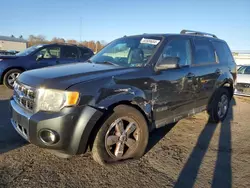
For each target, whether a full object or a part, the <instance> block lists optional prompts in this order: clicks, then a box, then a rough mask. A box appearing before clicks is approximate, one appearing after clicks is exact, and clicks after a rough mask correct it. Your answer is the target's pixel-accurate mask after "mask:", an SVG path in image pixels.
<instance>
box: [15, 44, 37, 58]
mask: <svg viewBox="0 0 250 188" xmlns="http://www.w3.org/2000/svg"><path fill="white" fill-rule="evenodd" d="M41 47H42V45H36V46H31V47H29V48H27V49H25V50H24V51H22V52H19V53H17V54H16V56H26V55H29V54H31V53H32V52H34V51H35V50H37V49H38V48H41Z"/></svg>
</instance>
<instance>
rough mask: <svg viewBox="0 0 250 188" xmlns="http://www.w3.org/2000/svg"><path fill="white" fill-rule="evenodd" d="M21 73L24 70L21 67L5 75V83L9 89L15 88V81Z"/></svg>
mask: <svg viewBox="0 0 250 188" xmlns="http://www.w3.org/2000/svg"><path fill="white" fill-rule="evenodd" d="M21 73H22V71H21V70H19V69H11V70H9V71H8V72H6V73H5V75H4V77H3V84H4V85H5V86H6V87H8V88H9V89H13V87H14V83H15V81H16V79H17V78H18V76H19V75H20V74H21Z"/></svg>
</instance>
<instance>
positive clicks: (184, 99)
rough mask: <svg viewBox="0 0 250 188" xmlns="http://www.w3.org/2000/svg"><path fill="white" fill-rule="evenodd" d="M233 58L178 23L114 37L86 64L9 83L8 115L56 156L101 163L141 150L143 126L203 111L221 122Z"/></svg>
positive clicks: (156, 125) (26, 135)
mask: <svg viewBox="0 0 250 188" xmlns="http://www.w3.org/2000/svg"><path fill="white" fill-rule="evenodd" d="M235 77H236V65H235V62H234V59H233V57H232V55H231V52H230V50H229V47H228V45H227V44H226V42H225V41H223V40H221V39H218V38H217V37H216V36H215V35H212V34H208V33H202V32H197V31H188V30H184V31H182V32H181V34H144V35H136V36H129V37H127V36H125V37H123V38H119V39H117V40H114V41H113V42H111V43H110V44H108V45H107V46H106V47H105V48H104V49H103V50H101V51H100V52H99V53H97V54H96V55H95V56H93V57H92V58H90V60H88V61H87V62H86V63H77V64H68V65H62V66H55V67H50V68H43V69H37V70H32V71H27V72H25V73H23V74H21V75H20V76H19V77H18V79H17V81H16V83H15V86H14V95H13V98H12V99H11V101H10V104H11V107H12V118H11V122H12V124H13V127H14V128H15V129H16V131H17V132H18V133H19V134H20V135H22V136H23V137H24V138H25V139H26V140H28V141H29V142H31V143H33V144H35V145H37V146H40V147H43V148H47V149H49V150H51V151H53V152H54V153H55V154H57V155H59V156H64V157H65V156H70V155H75V154H81V153H84V152H86V149H87V148H88V147H89V148H90V149H91V151H92V154H93V158H94V159H95V160H96V161H97V162H99V163H100V164H106V163H113V162H116V161H119V160H125V159H130V158H139V157H141V156H142V155H143V154H144V152H145V149H146V147H147V144H148V138H149V132H150V131H151V130H153V129H155V128H159V127H162V126H165V125H167V124H169V123H172V122H177V121H179V120H180V119H182V118H185V117H187V116H192V115H193V114H196V113H199V112H201V111H203V110H207V111H208V113H209V114H210V121H213V122H219V121H223V120H224V119H225V117H226V115H227V112H228V107H229V102H230V100H231V98H232V96H233V91H234V80H235Z"/></svg>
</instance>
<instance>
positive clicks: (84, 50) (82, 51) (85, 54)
mask: <svg viewBox="0 0 250 188" xmlns="http://www.w3.org/2000/svg"><path fill="white" fill-rule="evenodd" d="M79 50H80V57H81V58H82V57H90V56H92V55H93V52H92V51H91V50H89V49H88V48H79Z"/></svg>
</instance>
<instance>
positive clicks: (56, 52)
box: [35, 47, 60, 59]
mask: <svg viewBox="0 0 250 188" xmlns="http://www.w3.org/2000/svg"><path fill="white" fill-rule="evenodd" d="M39 55H42V56H43V59H52V58H60V47H47V48H43V49H42V50H40V51H38V52H37V53H36V54H35V57H36V58H37V57H38V56H39Z"/></svg>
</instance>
